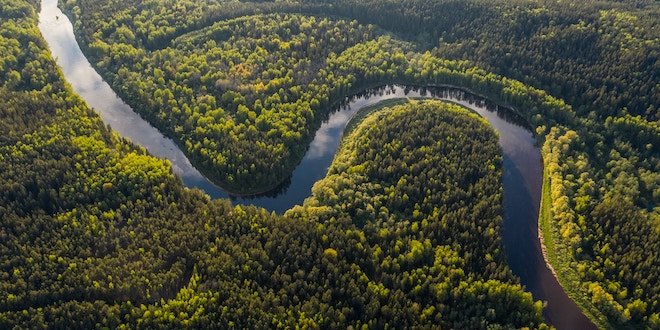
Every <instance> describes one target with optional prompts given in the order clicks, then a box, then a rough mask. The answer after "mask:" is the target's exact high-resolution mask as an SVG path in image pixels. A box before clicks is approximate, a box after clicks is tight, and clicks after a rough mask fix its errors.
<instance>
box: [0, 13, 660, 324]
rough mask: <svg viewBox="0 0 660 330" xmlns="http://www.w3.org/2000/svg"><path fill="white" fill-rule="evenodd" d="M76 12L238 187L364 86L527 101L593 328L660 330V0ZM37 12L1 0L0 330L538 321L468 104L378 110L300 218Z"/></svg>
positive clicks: (574, 290) (296, 154) (481, 128)
mask: <svg viewBox="0 0 660 330" xmlns="http://www.w3.org/2000/svg"><path fill="white" fill-rule="evenodd" d="M62 5H63V6H64V8H65V9H66V11H67V12H68V14H69V16H70V17H71V19H72V21H74V23H75V30H76V33H77V35H78V37H79V40H80V42H81V45H82V46H83V48H84V49H85V52H86V54H87V55H88V56H89V58H90V60H91V62H92V63H94V65H95V66H96V67H97V68H98V70H99V72H100V73H101V74H102V75H103V77H104V78H105V79H106V80H107V81H109V82H110V83H111V85H112V86H113V88H114V90H115V91H117V93H118V94H119V95H120V96H121V97H122V98H123V99H124V100H125V101H126V102H128V103H129V104H130V105H131V106H132V107H133V109H135V110H136V111H137V112H139V113H140V114H141V115H142V116H144V117H145V118H147V119H148V120H149V121H150V122H151V123H153V124H154V125H155V126H156V127H158V128H159V129H160V130H161V131H163V132H164V133H165V134H166V135H168V136H170V137H172V138H173V139H175V141H177V142H178V144H179V145H180V146H181V147H182V149H183V150H184V151H185V152H186V153H187V154H188V155H189V157H190V158H191V160H192V161H193V162H194V163H195V165H196V166H198V167H199V168H200V169H201V170H202V171H203V172H204V173H205V174H207V175H208V176H209V177H211V178H212V179H213V180H214V181H216V182H218V183H220V184H221V185H222V186H223V187H226V188H227V189H229V190H231V191H235V192H246V193H250V192H257V191H264V190H268V189H269V188H271V187H274V186H276V185H277V184H279V183H280V182H281V181H282V180H284V179H285V178H286V177H287V176H288V175H289V174H290V173H291V171H292V169H293V168H294V166H295V165H296V164H297V163H298V162H299V161H300V158H301V157H302V155H303V154H304V152H305V150H306V148H307V144H308V143H309V141H310V140H311V138H312V137H313V135H314V132H315V130H316V128H318V126H319V125H320V123H321V122H322V120H323V119H324V118H325V117H326V116H327V115H328V111H329V109H331V108H332V105H333V104H336V103H338V102H340V101H341V100H342V99H343V98H344V97H345V96H346V95H347V94H349V93H352V92H359V91H360V90H362V89H364V88H365V87H366V86H372V85H382V84H385V83H409V84H418V85H437V84H450V85H457V86H461V87H464V88H469V89H471V90H474V91H476V92H478V93H481V94H484V95H487V96H489V97H490V98H492V99H493V100H495V101H497V102H499V103H502V104H507V105H511V106H512V107H513V108H515V109H516V110H517V111H519V112H520V115H521V116H522V117H523V118H525V120H526V121H527V122H529V124H530V125H531V126H532V127H533V128H534V129H535V132H536V133H537V139H538V141H539V145H540V146H541V148H542V153H543V158H544V164H545V174H544V196H543V207H544V210H542V217H541V218H542V219H541V221H542V224H541V227H542V228H543V230H544V232H543V235H544V241H545V243H546V247H547V248H548V250H549V251H548V255H549V261H550V262H551V264H552V265H553V267H554V268H555V270H557V275H558V277H559V280H560V282H561V284H562V285H563V286H564V288H565V289H566V290H567V293H568V294H569V295H570V297H571V298H572V299H573V300H574V301H576V303H577V304H578V305H579V306H580V307H581V308H582V309H583V311H584V312H585V313H586V314H587V315H588V316H589V317H590V318H591V319H592V320H593V321H594V322H595V323H596V324H597V325H598V326H600V327H608V326H609V327H620V326H629V327H633V328H634V327H648V328H657V327H660V286H659V285H658V284H657V279H658V278H660V256H659V255H658V253H659V252H658V251H660V237H659V235H660V214H659V210H660V209H659V208H658V205H657V202H658V200H659V199H660V162H659V161H658V157H659V152H658V146H659V145H660V124H658V123H659V120H660V114H659V112H658V104H660V89H659V88H660V87H659V86H660V84H659V83H658V78H657V77H658V72H659V71H660V67H659V64H658V52H659V50H660V36H659V35H658V33H659V32H658V31H660V29H658V19H657V17H658V15H659V13H660V8H659V5H658V3H657V2H654V1H644V0H639V1H625V2H623V1H580V2H566V1H563V2H557V1H545V0H542V1H532V0H515V1H504V0H496V1H485V0H467V1H455V0H433V1H422V0H410V1H394V0H379V1H371V0H369V1H353V0H340V1H331V2H330V1H322V0H309V1H276V2H270V1H264V2H244V1H216V0H202V1H191V0H146V1H136V0H129V1H116V0H110V1H98V0H67V1H64V2H63V3H62ZM38 6H39V4H38V1H36V0H31V1H24V0H0V17H2V20H1V21H0V127H1V129H2V130H1V132H2V134H0V219H1V221H2V226H1V227H0V238H1V239H0V252H1V253H0V327H3V328H4V327H11V326H14V325H18V326H23V327H40V326H52V327H79V328H92V327H97V326H108V327H118V326H120V325H129V326H130V325H139V326H144V327H156V326H164V327H181V326H191V327H204V326H209V325H211V324H213V325H216V326H221V327H230V326H239V327H285V326H295V325H298V326H302V327H304V326H311V327H346V326H347V325H353V326H362V325H366V326H371V327H387V326H389V327H395V328H401V327H410V326H415V325H420V326H424V325H427V326H428V325H431V324H435V325H438V324H439V325H440V326H443V327H448V328H484V327H487V326H489V325H493V326H501V327H505V328H506V327H532V328H539V327H540V328H543V327H545V324H543V320H542V317H541V303H540V302H534V301H533V299H532V297H531V295H530V294H529V293H527V292H525V291H524V288H522V287H521V286H520V285H519V284H518V282H517V279H516V278H515V276H513V274H511V272H510V270H509V268H508V267H507V265H506V261H505V258H504V256H503V251H502V246H501V238H500V236H499V234H500V226H501V213H502V210H501V188H500V187H501V156H500V155H499V153H500V152H499V149H498V148H497V140H496V136H495V135H494V133H493V131H492V130H491V129H490V128H489V127H488V126H487V124H485V123H484V122H483V120H481V119H479V118H478V117H476V115H473V114H470V113H469V112H467V111H466V110H464V109H462V108H460V107H457V106H454V105H450V104H446V103H441V102H432V101H416V102H411V103H406V104H403V105H399V106H394V107H388V108H386V109H384V110H381V111H378V112H376V113H375V114H373V115H370V116H368V117H367V118H366V119H365V120H364V122H362V123H361V124H359V125H358V126H357V127H356V128H355V129H354V130H353V131H351V133H350V135H348V136H347V137H346V138H345V140H344V142H343V144H342V147H341V150H340V151H339V152H338V154H337V156H336V159H335V161H334V162H333V165H332V166H331V168H330V170H329V173H328V176H327V177H326V178H325V179H324V180H322V181H320V182H319V183H317V184H316V185H315V187H314V189H313V191H312V195H311V197H310V198H309V199H308V200H306V201H305V203H304V205H301V206H298V207H295V208H293V209H292V210H290V211H289V212H287V213H286V214H285V215H283V216H278V215H274V214H270V213H268V212H266V211H265V210H263V209H258V208H255V207H243V206H232V205H231V204H230V203H229V202H228V201H221V200H216V201H211V200H209V199H208V197H207V196H205V195H204V194H203V193H201V192H199V191H196V190H188V189H186V188H184V187H183V186H182V184H181V182H180V180H179V179H178V178H176V177H175V176H174V175H173V174H172V170H171V165H170V164H169V163H168V162H167V161H162V160H158V159H156V158H153V157H151V156H149V155H148V154H147V153H146V152H145V151H144V150H143V149H141V148H139V147H136V146H134V145H132V144H131V143H130V142H129V141H125V140H123V139H121V138H120V137H119V136H117V135H116V134H114V133H112V132H110V131H109V130H108V129H107V128H106V127H104V126H103V124H102V122H101V121H100V119H99V118H98V116H96V115H95V114H94V112H93V111H91V110H90V109H89V108H88V107H87V106H86V105H85V104H84V102H83V101H82V100H80V99H79V98H78V97H77V96H76V95H75V94H74V93H73V92H72V91H71V89H70V88H69V87H68V85H66V84H65V83H64V80H63V77H62V75H61V73H60V72H59V71H58V69H57V67H56V65H55V62H54V61H53V59H52V58H51V56H50V54H49V52H48V48H47V45H46V44H45V42H44V40H43V39H42V37H41V36H40V34H39V30H38V29H37V26H36V24H37V14H36V12H37V11H38ZM182 13H185V14H182Z"/></svg>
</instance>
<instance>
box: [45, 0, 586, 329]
mask: <svg viewBox="0 0 660 330" xmlns="http://www.w3.org/2000/svg"><path fill="white" fill-rule="evenodd" d="M39 28H40V30H41V33H42V34H43V36H44V38H45V39H46V41H47V42H48V45H49V47H50V49H51V52H52V54H53V57H55V58H56V59H57V63H58V64H59V66H60V67H61V69H62V71H63V73H64V76H65V77H66V79H67V80H68V82H69V83H70V84H71V85H72V87H73V89H74V90H75V91H76V93H78V94H79V95H81V96H82V98H83V99H85V101H87V103H88V104H89V105H90V106H91V107H92V108H94V110H95V111H96V112H97V113H98V114H99V115H100V116H101V118H102V120H103V122H104V123H106V124H108V125H110V127H111V128H112V129H113V130H115V131H116V132H118V133H119V134H120V135H122V136H124V137H126V138H128V139H130V140H131V141H133V143H135V144H138V145H141V146H143V147H144V148H146V149H147V150H148V151H149V152H150V153H151V154H152V155H154V156H156V157H160V158H165V159H168V160H169V161H170V162H171V163H172V168H173V170H174V172H175V173H176V174H177V175H178V176H179V177H181V179H182V181H183V183H184V184H185V185H186V186H188V187H191V188H199V189H201V190H203V191H205V192H206V193H207V194H208V195H209V196H210V197H212V198H231V200H232V201H233V202H234V203H238V204H254V205H258V206H261V207H264V208H266V209H269V210H273V211H275V212H278V213H283V212H284V211H286V210H287V209H289V208H291V207H292V206H294V205H296V204H301V203H302V202H303V200H304V199H305V198H306V197H308V196H309V194H310V192H311V187H312V185H313V184H314V183H315V182H316V181H318V180H320V179H322V178H323V177H325V175H326V173H327V170H328V167H329V166H330V164H331V163H332V160H333V158H334V156H335V153H336V151H337V149H338V147H339V144H340V141H341V138H342V136H343V133H344V129H345V128H346V125H347V124H348V122H349V121H350V119H351V118H352V117H353V116H354V115H355V114H356V113H357V112H358V111H359V110H360V109H362V108H364V107H365V106H369V105H372V104H376V103H378V102H380V101H383V100H387V99H395V98H402V97H428V98H434V99H441V100H447V101H452V102H455V103H458V104H460V105H463V106H465V107H467V108H469V109H472V110H473V111H475V112H477V113H478V114H480V115H481V116H483V117H484V118H486V119H487V120H488V122H489V123H490V124H491V125H492V126H493V128H494V129H495V130H496V131H497V132H498V134H499V144H500V146H501V148H502V152H503V156H504V157H503V159H504V162H503V165H504V177H503V186H504V226H503V233H502V234H503V237H504V245H505V250H506V254H507V258H508V262H509V266H510V267H511V269H512V270H513V272H514V273H515V274H516V275H518V276H519V277H520V279H521V282H522V283H523V284H524V285H525V286H526V287H527V289H528V290H529V291H531V292H532V294H533V295H534V298H535V299H541V300H544V301H547V307H546V308H545V309H544V315H545V316H546V319H547V321H548V322H549V323H551V324H552V325H554V326H556V327H557V328H560V329H590V328H595V327H594V325H593V324H592V323H591V322H590V321H589V320H588V319H587V318H586V317H585V316H584V315H583V314H582V312H581V311H580V310H579V308H578V307H577V306H576V305H575V304H574V303H573V302H572V301H571V300H570V299H569V298H568V296H567V295H566V293H565V292H564V291H563V289H562V287H561V286H560V285H559V283H558V282H557V280H556V279H555V278H554V276H553V275H552V273H551V272H550V271H549V270H548V268H547V267H546V265H545V262H544V259H543V256H542V254H541V247H540V242H539V239H538V229H537V228H538V227H537V224H538V214H539V204H540V198H541V183H542V175H543V165H542V160H541V154H540V152H539V149H538V147H536V145H535V142H536V141H535V139H534V136H533V134H532V133H531V132H530V131H529V130H528V129H527V128H525V127H524V125H521V120H520V119H519V117H518V116H517V115H516V114H515V113H514V112H513V111H511V110H510V109H506V108H501V107H498V106H497V105H496V104H494V103H492V102H490V101H489V100H487V99H484V98H481V97H479V96H476V95H472V94H470V93H468V92H465V91H463V90H460V89H456V88H441V87H433V88H423V87H406V86H397V85H394V86H385V87H381V88H374V89H369V90H367V91H365V92H364V93H361V94H359V95H355V96H352V97H350V98H347V99H346V100H345V102H344V104H343V105H342V106H340V107H338V108H337V109H335V111H334V112H332V113H331V114H330V115H329V116H328V119H327V120H326V121H325V122H323V124H322V125H321V127H320V128H319V129H318V131H317V132H316V135H315V137H314V140H313V141H312V142H311V144H310V145H309V149H308V150H307V153H306V154H305V156H304V158H303V159H302V160H301V162H300V164H299V165H298V166H297V167H296V169H295V170H294V171H293V173H292V174H291V177H290V178H289V179H288V180H287V181H286V182H284V183H283V184H282V185H281V186H280V187H278V188H277V189H275V190H273V191H271V192H269V193H266V194H261V195H258V196H252V197H236V196H232V195H231V194H229V193H227V192H226V191H225V190H223V189H222V188H220V187H218V186H216V185H215V184H213V183H212V182H211V181H210V180H208V179H207V178H206V177H205V176H204V175H202V174H201V173H200V172H199V171H198V170H197V169H196V168H195V167H194V166H193V165H192V164H191V162H190V161H189V160H188V158H187V157H186V155H185V154H184V153H183V152H182V151H181V150H180V149H179V148H178V146H177V145H176V144H175V143H174V142H173V141H172V140H171V139H170V138H168V137H166V136H164V135H163V134H162V133H160V132H159V131H158V130H157V129H156V128H154V127H153V126H151V124H149V123H148V122H147V121H145V120H144V119H142V118H141V117H140V116H139V115H138V114H136V113H135V112H133V110H132V109H131V108H130V107H129V106H128V105H127V104H126V103H124V102H123V101H122V100H121V99H120V98H119V97H118V96H117V95H116V94H115V93H114V91H113V90H112V89H111V88H110V86H109V85H108V84H107V83H106V82H105V81H104V80H103V79H102V78H101V76H100V75H99V74H98V73H97V72H96V71H95V70H94V68H93V67H92V66H91V65H90V63H89V62H88V60H87V58H86V57H85V55H84V54H83V53H82V51H81V50H80V47H79V45H78V43H77V41H76V39H75V36H74V33H73V28H72V25H71V23H70V21H69V20H68V18H67V17H66V16H65V15H64V14H63V13H62V12H61V11H60V10H59V9H58V8H57V0H42V2H41V13H40V16H39Z"/></svg>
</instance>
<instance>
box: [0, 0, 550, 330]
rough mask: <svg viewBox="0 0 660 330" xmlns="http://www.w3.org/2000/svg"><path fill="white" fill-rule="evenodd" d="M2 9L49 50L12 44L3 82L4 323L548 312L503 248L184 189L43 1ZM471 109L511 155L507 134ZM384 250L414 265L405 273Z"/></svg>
mask: <svg viewBox="0 0 660 330" xmlns="http://www.w3.org/2000/svg"><path fill="white" fill-rule="evenodd" d="M14 2H17V1H13V2H12V5H15V6H17V7H19V8H22V7H21V6H20V3H19V4H14ZM2 8H3V9H4V8H6V7H4V6H3V7H2ZM7 8H9V7H7ZM2 17H3V21H2V23H3V26H4V25H7V26H11V25H16V26H24V28H22V30H21V31H22V32H21V33H16V34H15V35H14V36H11V35H8V36H5V38H6V39H8V40H9V42H8V43H6V44H3V47H5V46H4V45H9V46H6V51H7V52H8V53H13V54H16V58H17V59H18V58H21V59H25V58H31V57H35V56H36V57H37V58H39V61H37V62H32V61H27V60H17V61H14V60H13V59H10V60H11V64H10V65H9V66H8V67H7V69H6V70H4V71H2V72H0V73H1V74H3V75H14V74H12V73H9V72H10V71H12V72H19V74H20V76H21V77H22V78H21V79H23V78H26V77H28V78H29V79H33V80H32V81H25V82H17V80H15V79H14V80H9V79H8V80H3V85H2V86H0V111H2V112H0V116H1V117H0V119H1V120H0V123H2V127H3V128H4V130H3V132H4V133H5V134H3V136H2V137H1V138H0V188H1V189H0V219H1V223H2V226H0V238H1V239H0V328H12V327H14V326H16V327H25V328H43V327H53V328H84V329H89V328H99V327H104V328H105V327H107V328H128V327H136V326H137V327H145V328H154V327H169V328H181V327H192V328H209V327H211V326H214V327H220V328H228V327H240V328H272V327H291V328H292V327H295V326H300V327H325V328H330V327H332V328H346V327H347V326H348V325H352V326H354V327H362V326H371V327H378V328H382V327H386V326H389V327H395V328H405V327H412V326H426V327H428V326H430V325H433V324H438V323H439V324H443V325H447V326H449V327H456V328H461V327H470V328H474V327H483V326H487V325H493V326H501V327H540V328H543V327H545V325H544V324H543V323H542V316H541V305H540V303H538V302H534V301H533V300H532V298H531V295H530V294H529V293H526V292H525V291H523V289H522V288H521V287H520V286H519V285H518V284H516V281H515V279H514V278H513V277H512V276H511V275H510V274H509V273H508V272H506V266H505V265H504V264H503V262H501V260H500V259H496V260H493V261H492V263H490V264H489V265H491V264H492V266H489V268H488V269H486V270H484V271H481V270H477V269H471V268H470V269H468V267H470V266H468V265H469V264H470V263H472V261H470V260H473V259H474V258H473V257H470V256H469V255H468V254H466V253H465V252H464V251H461V252H460V253H459V252H458V251H457V250H456V249H457V247H458V245H457V244H454V243H453V242H450V241H449V240H448V241H447V244H437V243H435V240H434V243H432V242H431V239H429V238H423V237H412V235H411V236H410V237H404V236H401V237H400V243H398V242H396V243H393V244H394V246H396V249H397V251H396V252H394V251H393V250H390V248H389V247H388V248H387V250H386V251H383V249H382V248H381V247H380V246H379V245H378V244H374V243H373V241H372V238H373V235H372V234H369V233H367V232H365V231H364V230H363V229H362V228H359V227H357V226H355V225H354V224H353V223H350V222H344V223H339V224H337V225H333V226H330V225H327V224H329V223H330V219H323V221H315V220H312V219H306V220H305V221H299V220H296V219H291V218H288V217H278V216H275V215H273V214H270V213H268V212H266V211H265V210H263V209H257V208H254V207H240V206H237V207H232V206H231V205H229V203H228V202H226V201H209V200H208V198H207V197H205V196H204V195H203V194H201V193H200V192H199V191H191V190H188V189H185V188H184V187H183V186H182V185H181V182H180V181H179V180H178V179H177V178H176V177H174V176H173V175H172V172H171V168H170V165H169V164H168V163H167V162H166V161H162V160H158V159H155V158H153V157H151V156H149V155H146V153H145V152H144V150H142V149H139V148H136V147H135V146H133V145H131V144H129V143H127V142H126V141H125V140H122V139H121V138H119V137H118V136H117V135H115V134H112V133H110V132H109V131H108V130H107V128H105V127H104V126H103V125H102V124H101V122H100V119H99V118H98V117H97V116H96V115H94V113H93V112H92V111H90V110H89V109H88V108H87V107H86V106H85V105H84V103H83V102H81V100H80V99H79V98H78V97H76V96H75V95H74V94H73V92H72V91H71V90H70V89H69V88H68V87H67V86H65V85H64V84H63V83H62V79H61V76H60V74H59V73H58V71H57V69H56V67H55V64H54V61H53V60H52V59H51V58H50V56H48V53H47V50H46V47H45V44H44V43H43V41H42V39H41V38H40V36H39V34H38V32H37V30H36V29H35V28H34V26H35V24H36V19H35V17H36V16H35V13H34V10H33V9H31V7H29V6H27V7H25V8H24V11H23V12H22V14H19V13H16V12H11V15H10V14H9V13H5V12H3V13H2ZM2 31H4V29H3V30H2ZM27 45H34V47H33V48H30V47H28V46H27ZM8 63H9V62H8ZM29 70H34V72H42V73H43V74H41V75H39V74H35V73H34V72H31V71H29ZM27 72H29V74H23V73H27ZM14 76H15V75H14ZM239 96H240V95H239ZM454 115H456V116H463V115H466V114H465V113H464V111H462V112H460V113H459V112H456V113H454ZM468 117H469V118H470V119H469V120H470V121H471V122H473V124H474V125H475V127H479V128H481V129H482V130H484V131H485V132H486V133H484V134H485V136H484V137H483V138H484V139H487V142H488V143H489V146H490V147H489V150H490V151H491V153H489V154H488V155H489V156H490V157H493V161H494V162H497V161H498V157H499V156H498V155H497V148H496V144H495V141H494V135H493V134H492V132H491V131H490V130H489V129H487V128H486V127H485V125H484V124H483V121H479V120H477V119H475V118H474V116H471V117H470V116H468ZM441 119H446V120H450V117H442V118H435V119H434V121H435V122H436V124H438V125H441V124H442V122H441ZM457 120H459V119H457ZM459 121H460V120H459ZM393 128H394V127H393ZM461 134H463V135H464V136H468V133H467V132H463V133H461ZM411 142H412V141H411ZM455 142H456V141H455ZM446 143H448V142H443V145H445V144H446ZM475 144H476V142H475ZM425 151H429V150H427V149H420V150H419V151H417V152H415V155H416V156H418V157H421V159H423V158H424V155H423V154H424V152H425ZM467 151H474V149H472V150H467ZM411 165H413V164H411ZM475 174H479V175H486V173H482V172H479V173H475ZM456 175H457V176H458V175H461V173H457V174H456ZM498 177H499V172H498V171H496V172H488V178H489V179H488V183H489V185H491V186H490V188H491V191H494V192H495V195H494V196H493V199H492V200H491V201H492V204H489V205H484V207H486V208H489V207H493V209H492V210H491V211H492V214H493V217H495V218H493V220H494V221H497V220H499V217H498V216H497V213H498V212H500V208H499V201H500V199H499V188H498V185H499V181H498V180H497V178H498ZM401 179H403V178H401ZM473 179H477V178H470V180H473ZM421 187H423V185H422V186H421ZM411 196H412V195H411ZM417 197H418V196H413V198H417ZM409 202H410V200H409ZM401 207H402V210H408V209H412V208H413V206H411V205H407V204H405V203H404V204H401ZM421 211H424V210H420V212H421ZM419 216H422V217H423V216H425V215H421V214H420V215H419ZM326 220H327V221H326ZM496 225H497V224H494V225H493V226H496ZM402 234H403V233H402ZM390 237H392V238H393V237H394V236H392V235H390ZM392 242H394V241H392ZM489 242H490V243H498V242H499V241H498V240H497V238H496V237H495V238H493V239H492V240H490V241H489ZM450 245H452V246H450ZM485 248H491V247H490V246H487V247H485ZM495 248H497V249H498V250H499V249H500V247H499V244H497V246H495ZM383 253H388V254H389V253H392V256H390V257H386V256H384V254H383ZM493 255H494V256H498V258H501V254H499V253H497V251H493ZM383 258H388V260H390V259H392V258H396V260H399V261H397V262H398V263H399V265H402V266H404V267H407V268H408V269H409V271H408V272H405V273H403V274H399V275H401V277H399V278H394V277H392V275H389V274H391V271H390V270H391V268H390V266H387V267H385V266H381V265H380V264H381V262H382V260H383ZM392 260H393V259H392ZM384 269H386V270H384ZM397 276H398V275H397ZM491 278H492V279H491ZM505 309H506V310H505ZM512 311H515V312H514V313H512Z"/></svg>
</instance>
